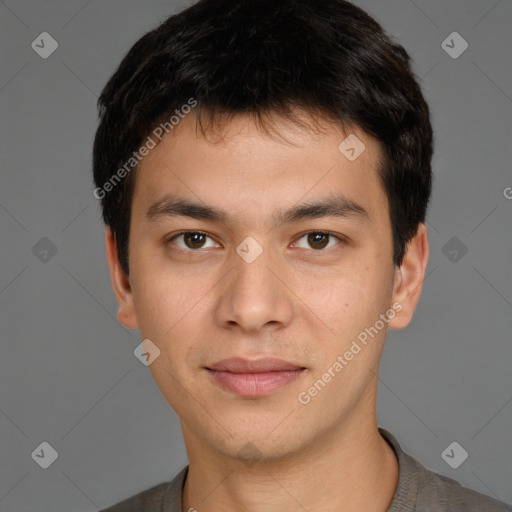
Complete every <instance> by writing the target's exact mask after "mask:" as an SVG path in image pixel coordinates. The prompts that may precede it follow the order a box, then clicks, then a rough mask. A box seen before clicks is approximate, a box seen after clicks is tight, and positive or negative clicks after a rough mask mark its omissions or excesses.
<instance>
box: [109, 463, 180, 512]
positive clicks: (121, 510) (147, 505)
mask: <svg viewBox="0 0 512 512" xmlns="http://www.w3.org/2000/svg"><path fill="white" fill-rule="evenodd" d="M187 472H188V466H186V467H185V468H183V469H182V470H181V471H180V472H179V473H178V474H177V475H176V476H175V477H174V479H173V480H171V481H170V482H162V483H160V484H158V485H155V486H153V487H150V488H149V489H146V490H144V491H142V492H139V493H138V494H135V495H134V496H131V497H130V498H126V499H125V500H123V501H121V502H119V503H116V504H115V505H111V506H110V507H108V508H105V509H102V510H100V512H164V511H165V512H175V511H177V512H181V506H182V502H181V493H182V490H183V484H184V482H185V479H186V476H187Z"/></svg>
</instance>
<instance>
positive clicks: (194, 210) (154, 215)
mask: <svg viewBox="0 0 512 512" xmlns="http://www.w3.org/2000/svg"><path fill="white" fill-rule="evenodd" d="M175 216H183V217H191V218H193V219H198V220H207V221H212V222H219V223H225V224H227V223H228V222H229V220H230V215H229V214H228V213H227V212H225V211H223V210H220V209H218V208H215V207H213V206H208V205H204V204H200V203H196V202H193V201H190V200H188V199H185V198H178V197H174V196H172V195H166V196H164V197H163V198H161V199H159V200H157V201H155V202H154V203H153V204H151V206H150V207H149V208H148V210H147V212H146V219H147V220H149V221H153V220H156V219H158V218H161V217H175ZM321 217H354V218H356V219H357V220H362V221H368V220H370V215H369V214H368V212H367V211H366V210H365V209H364V208H363V207H362V206H361V205H360V204H358V203H356V202H355V201H352V200H351V199H348V198H347V197H345V196H340V195H336V196H330V197H326V198H322V199H319V200H315V201H309V202H305V203H302V204H299V205H296V206H293V207H292V208H290V209H289V210H287V211H282V210H278V211H276V212H275V213H274V214H273V215H272V221H273V222H274V225H279V224H283V223H293V222H298V221H301V220H305V219H317V218H321Z"/></svg>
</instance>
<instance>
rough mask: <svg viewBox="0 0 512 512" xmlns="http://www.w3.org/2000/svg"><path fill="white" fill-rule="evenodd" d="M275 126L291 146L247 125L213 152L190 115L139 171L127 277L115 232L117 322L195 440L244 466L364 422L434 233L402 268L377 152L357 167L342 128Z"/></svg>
mask: <svg viewBox="0 0 512 512" xmlns="http://www.w3.org/2000/svg"><path fill="white" fill-rule="evenodd" d="M274 126H275V128H276V130H277V132H278V133H279V134H280V135H281V136H282V137H284V138H285V139H286V140H282V139H276V138H272V137H270V136H269V135H268V134H265V133H263V132H262V131H261V130H260V129H259V128H258V127H257V125H256V124H255V123H254V122H253V121H252V120H251V118H250V117H245V116H240V117H238V118H235V119H234V120H233V121H231V122H230V123H229V125H228V126H226V128H225V130H224V132H223V138H222V139H218V140H215V141H212V140H211V138H209V140H208V139H207V138H205V137H204V136H203V135H202V134H201V132H200V131H196V121H195V118H194V116H193V115H189V116H187V117H186V118H185V119H183V120H182V121H181V122H180V124H179V126H178V127H177V128H176V129H175V130H174V131H173V132H172V133H169V134H168V135H166V136H165V137H164V139H163V141H162V142H161V143H160V144H159V145H158V146H157V147H156V148H155V149H153V150H152V151H150V153H149V154H148V155H147V156H146V157H145V158H144V160H143V161H142V162H141V164H140V166H139V169H138V170H137V173H138V174H137V178H136V184H135V189H134V197H133V203H132V216H131V225H130V243H129V256H130V276H129V278H128V277H127V276H124V275H123V273H122V271H121V270H120V267H119V265H118V263H116V255H115V244H113V242H112V238H111V237H110V238H109V235H108V233H107V242H108V247H109V263H110V268H111V272H112V276H113V281H114V288H115V290H116V295H117V299H118V302H119V306H120V309H119V315H118V316H119V319H120V321H121V322H122V323H123V324H124V325H126V326H128V327H131V328H139V329H140V332H141V336H142V339H149V340H151V342H152V343H153V344H154V345H156V346H157V347H158V349H159V350H160V356H158V357H157V358H156V359H155V360H154V362H153V363H152V364H151V365H150V366H149V368H150V371H151V373H152V375H153V377H154V379H155V381H156V384H157V385H158V387H159V389H160V390H161V392H162V394H163V396H164V397H165V398H166V400H167V401H168V403H169V404H170V405H171V407H172V408H173V409H174V410H175V411H176V413H177V414H178V416H179V417H180V420H181V423H182V426H183V431H184V436H185V441H186V442H187V443H188V444H190V443H196V444H203V445H204V446H207V447H209V449H213V450H216V451H217V452H219V453H222V454H224V455H227V456H233V457H236V456H237V453H238V452H239V450H240V449H241V448H242V447H243V446H244V445H245V444H246V443H247V442H251V443H252V444H254V445H255V446H256V447H257V448H258V450H259V451H260V452H261V453H262V454H263V456H267V457H279V456H283V455H285V454H287V453H291V452H297V450H300V449H301V448H304V447H305V446H308V445H311V443H314V441H315V440H317V439H319V438H320V437H321V436H323V435H328V434H329V433H330V432H335V431H336V430H337V429H340V427H341V425H345V426H347V427H348V425H351V426H352V427H353V428H357V426H360V425H361V423H362V422H364V421H367V419H368V415H369V411H370V410H372V409H375V407H376V405H375V401H376V398H375V395H376V381H377V379H376V373H377V371H378V361H379V358H380V354H381V351H382V348H383V342H384V339H385V335H386V330H387V328H388V327H389V326H391V327H397V328H399V327H403V326H404V325H406V324H407V323H408V322H409V320H410V318H411V316H412V312H413V310H414V307H415V305H416V301H417V299H418V294H419V291H420V290H421V278H422V276H423V273H424V268H425V265H426V259H427V253H428V251H427V247H428V246H427V245H426V238H425V233H424V231H423V228H424V226H423V227H421V229H420V230H419V235H417V237H419V238H417V239H415V241H413V242H412V243H411V247H410V249H409V251H408V253H407V254H406V258H405V260H404V265H403V266H402V267H401V268H396V267H394V265H393V261H392V256H393V254H392V252H393V251H392V235H391V225H390V220H389V214H388V202H387V198H386V194H385V192H384V189H383V187H382V184H381V182H380V179H379V176H378V175H377V172H376V170H375V169H376V168H377V163H378V160H379V157H380V146H379V144H378V142H377V141H376V140H375V139H373V138H372V137H370V136H369V135H367V134H365V133H364V132H362V131H360V130H357V129H353V130H351V131H350V132H349V133H352V134H353V135H355V136H356V137H357V138H358V139H359V141H361V142H362V143H363V144H364V146H365V149H364V151H363V152H362V153H361V154H360V155H359V156H358V157H357V158H356V159H355V160H354V159H353V155H352V154H351V152H350V150H348V151H347V150H345V151H342V150H343V149H344V146H343V145H342V146H341V147H342V150H340V149H339V146H340V143H341V142H342V141H343V140H344V139H345V138H346V137H347V135H349V133H344V132H343V131H342V130H341V128H340V127H338V126H334V125H328V124H324V126H323V130H322V133H318V132H315V131H314V130H312V129H307V128H299V127H298V126H297V125H295V124H293V123H291V122H290V121H289V120H286V119H282V118H279V119H277V120H275V122H274ZM356 150H357V148H356ZM347 155H348V156H350V157H351V158H347ZM192 205H196V206H192ZM313 205H317V206H316V207H314V206H313ZM147 346H149V345H147ZM232 358H235V359H232ZM269 358H271V359H272V360H269ZM276 359H277V361H276ZM226 360H227V361H226Z"/></svg>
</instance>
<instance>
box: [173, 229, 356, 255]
mask: <svg viewBox="0 0 512 512" xmlns="http://www.w3.org/2000/svg"><path fill="white" fill-rule="evenodd" d="M188 233H195V234H199V235H205V236H207V237H208V238H211V239H212V240H213V238H212V237H211V236H210V235H209V234H208V233H206V232H205V231H201V230H186V231H180V232H179V233H175V234H173V235H172V236H170V237H168V238H167V239H166V240H165V243H166V244H168V243H170V242H173V241H174V240H175V239H176V238H178V237H179V236H181V235H186V234H188ZM312 233H313V234H319V235H325V236H330V237H332V238H336V239H337V240H338V242H339V243H342V244H343V243H346V239H345V238H343V237H342V236H340V235H336V234H334V233H333V232H331V231H322V230H313V231H307V232H306V233H302V234H301V235H299V236H298V238H296V239H295V242H297V241H298V240H300V239H302V238H304V237H305V236H307V235H310V234H312ZM201 249H202V248H199V249H190V248H187V249H183V248H181V247H178V250H179V251H182V252H201ZM330 249H334V247H330V248H328V249H311V250H312V251H313V252H315V253H321V252H327V251H328V250H330Z"/></svg>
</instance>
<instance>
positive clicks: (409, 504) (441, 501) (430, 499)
mask: <svg viewBox="0 0 512 512" xmlns="http://www.w3.org/2000/svg"><path fill="white" fill-rule="evenodd" d="M379 431H380V433H381V435H382V436H383V437H384V439H385V440H386V441H387V442H388V443H389V444H390V446H391V447H392V448H393V450H394V451H395V454H396V455H397V458H398V465H399V470H398V471H399V475H398V484H397V488H396V490H395V494H394V496H393V500H392V503H391V506H390V507H389V509H388V512H412V511H414V512H484V511H485V512H512V507H511V506H510V505H507V504H506V503H503V502H502V501H499V500H497V499H495V498H492V497H491V496H487V495H486V494H482V493H480V492H478V491H475V490H473V489H469V488H467V487H464V486H462V485H461V484H460V483H459V482H457V481H456V480H454V479H452V478H449V477H447V476H444V475H441V474H439V473H436V472H435V471H433V470H431V469H430V468H427V467H426V466H425V465H423V464H422V463H421V462H419V461H418V460H417V459H416V458H414V457H413V456H412V455H410V454H409V453H407V452H406V451H404V450H403V449H402V447H401V446H400V444H399V443H398V441H397V440H396V438H395V437H394V436H393V435H392V434H391V433H390V432H389V431H387V430H385V429H383V428H379Z"/></svg>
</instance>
